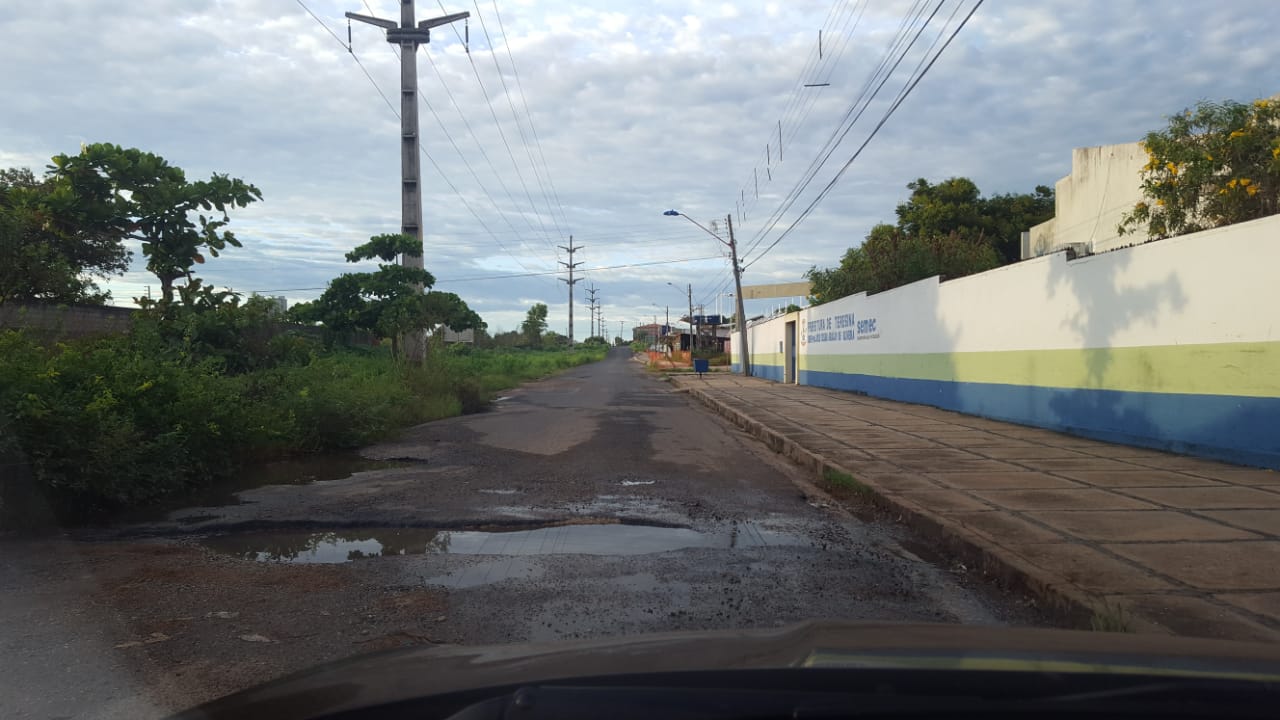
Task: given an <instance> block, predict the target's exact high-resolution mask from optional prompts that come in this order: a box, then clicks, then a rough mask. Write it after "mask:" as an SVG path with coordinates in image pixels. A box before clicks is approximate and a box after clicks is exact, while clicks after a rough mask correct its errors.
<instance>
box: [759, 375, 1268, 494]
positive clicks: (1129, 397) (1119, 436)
mask: <svg viewBox="0 0 1280 720" xmlns="http://www.w3.org/2000/svg"><path fill="white" fill-rule="evenodd" d="M752 374H753V375H758V376H760V377H764V378H768V379H770V380H775V381H781V380H782V367H781V366H768V365H766V366H754V367H753V368H752ZM800 383H801V384H803V385H815V386H818V387H826V388H832V389H835V390H847V391H852V392H860V393H866V394H867V395H874V396H876V397H882V398H888V399H890V400H900V401H903V402H911V403H920V404H924V405H933V406H935V407H940V408H945V409H947V410H955V411H957V412H962V413H967V414H971V415H979V416H982V417H987V418H992V419H995V420H1006V421H1009V422H1015V423H1021V424H1024V425H1035V426H1038V427H1043V428H1048V429H1050V430H1060V431H1064V432H1069V433H1072V434H1075V435H1082V436H1085V437H1091V438H1096V439H1099V440H1105V441H1108V442H1118V443H1124V444H1127V445H1141V446H1144V447H1151V448H1157V449H1160V450H1170V451H1173V452H1177V453H1185V454H1189V455H1200V456H1203V457H1208V458H1214V459H1217V460H1226V461H1228V462H1234V463H1240V464H1244V465H1257V466H1262V467H1268V468H1272V469H1275V470H1280V398H1251V397H1236V396H1227V395H1178V394H1172V393H1148V392H1124V391H1117V390H1076V389H1064V388H1050V387H1034V386H1026V385H999V384H994V383H960V382H944V381H938V380H907V379H902V378H887V377H880V376H877V375H856V374H846V373H833V372H818V371H812V370H801V371H800Z"/></svg>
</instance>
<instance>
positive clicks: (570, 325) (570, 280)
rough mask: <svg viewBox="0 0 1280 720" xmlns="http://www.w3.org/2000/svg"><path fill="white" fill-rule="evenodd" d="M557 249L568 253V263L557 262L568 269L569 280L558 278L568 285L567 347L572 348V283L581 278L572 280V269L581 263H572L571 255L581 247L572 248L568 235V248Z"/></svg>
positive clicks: (571, 238) (560, 246) (571, 241)
mask: <svg viewBox="0 0 1280 720" xmlns="http://www.w3.org/2000/svg"><path fill="white" fill-rule="evenodd" d="M558 247H559V248H560V249H561V250H563V251H565V252H567V253H569V262H565V261H563V260H561V261H559V262H560V264H561V265H563V266H565V267H566V268H568V269H569V279H568V280H566V279H564V278H560V282H563V283H568V285H569V347H573V284H574V283H576V282H578V280H581V279H582V278H578V280H574V279H573V269H574V268H576V267H578V266H579V265H581V264H582V263H580V262H574V261H573V254H574V253H575V252H577V251H579V250H581V249H582V246H581V245H578V246H577V247H574V244H573V236H572V235H570V236H569V247H565V246H563V245H559V246H558Z"/></svg>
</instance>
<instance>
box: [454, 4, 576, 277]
mask: <svg viewBox="0 0 1280 720" xmlns="http://www.w3.org/2000/svg"><path fill="white" fill-rule="evenodd" d="M440 11H441V12H444V13H446V14H447V13H448V12H449V11H448V10H446V9H445V7H444V2H440ZM451 27H452V26H451ZM453 32H454V34H455V35H457V36H458V41H459V42H465V41H464V40H463V38H462V35H461V33H459V32H458V28H457V27H453ZM467 60H468V61H469V62H470V64H471V72H472V73H473V74H474V75H475V78H476V83H477V84H478V85H479V86H480V93H481V95H483V96H484V103H485V105H486V106H487V107H488V108H489V115H490V116H492V117H493V124H494V126H495V127H496V128H497V130H498V136H499V137H500V138H501V139H502V145H503V147H505V148H506V150H507V157H509V158H511V167H513V168H514V169H515V171H516V178H517V179H518V180H519V181H520V186H521V187H522V188H523V189H524V194H525V198H526V199H528V201H529V207H530V208H532V209H533V210H534V216H535V217H536V218H537V219H538V224H539V225H540V226H541V227H542V240H543V242H545V243H547V247H548V248H550V249H551V252H552V254H554V255H555V256H556V259H557V260H558V259H559V258H560V253H559V252H557V250H556V247H555V243H553V242H551V240H550V238H549V237H548V233H547V228H546V223H545V222H544V221H543V218H542V213H540V212H538V210H537V208H538V205H537V203H535V202H534V201H533V193H531V192H530V191H529V184H528V183H527V182H526V181H525V179H524V173H523V172H521V170H520V163H519V162H517V161H516V155H515V153H514V152H513V151H512V150H511V143H510V142H509V141H508V140H507V133H506V131H504V130H503V129H502V122H501V121H500V120H498V112H497V111H496V110H494V109H493V100H492V99H491V98H490V97H489V89H488V88H487V87H485V84H484V80H483V79H482V78H481V77H480V68H479V67H477V66H476V60H475V56H474V55H472V54H471V53H469V52H468V53H467ZM552 220H553V221H554V218H552Z"/></svg>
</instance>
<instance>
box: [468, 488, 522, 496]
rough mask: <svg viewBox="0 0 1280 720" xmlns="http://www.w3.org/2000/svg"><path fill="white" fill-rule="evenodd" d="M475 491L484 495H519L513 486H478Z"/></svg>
mask: <svg viewBox="0 0 1280 720" xmlns="http://www.w3.org/2000/svg"><path fill="white" fill-rule="evenodd" d="M477 492H482V493H485V494H486V495H519V494H520V491H519V490H516V489H513V488H480V489H479V490H477Z"/></svg>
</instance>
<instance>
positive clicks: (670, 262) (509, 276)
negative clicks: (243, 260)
mask: <svg viewBox="0 0 1280 720" xmlns="http://www.w3.org/2000/svg"><path fill="white" fill-rule="evenodd" d="M716 259H718V256H716V255H710V256H706V257H693V258H676V259H674V260H671V259H669V260H652V261H650V262H640V263H627V264H625V265H605V266H602V267H594V268H586V269H584V270H580V271H576V272H582V273H587V272H605V271H611V270H629V269H632V268H638V267H653V266H654V265H678V264H680V263H690V262H700V261H703V260H716ZM563 272H564V271H563V270H546V271H542V272H527V273H502V274H499V275H482V276H475V277H460V278H447V279H437V280H436V285H443V284H446V283H461V282H479V281H482V280H512V279H516V278H525V277H544V276H548V275H559V274H561V273H563ZM327 288H328V286H327V285H326V286H324V287H305V288H273V289H268V290H250V291H249V292H256V293H272V292H304V291H309V290H325V289H327Z"/></svg>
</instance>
